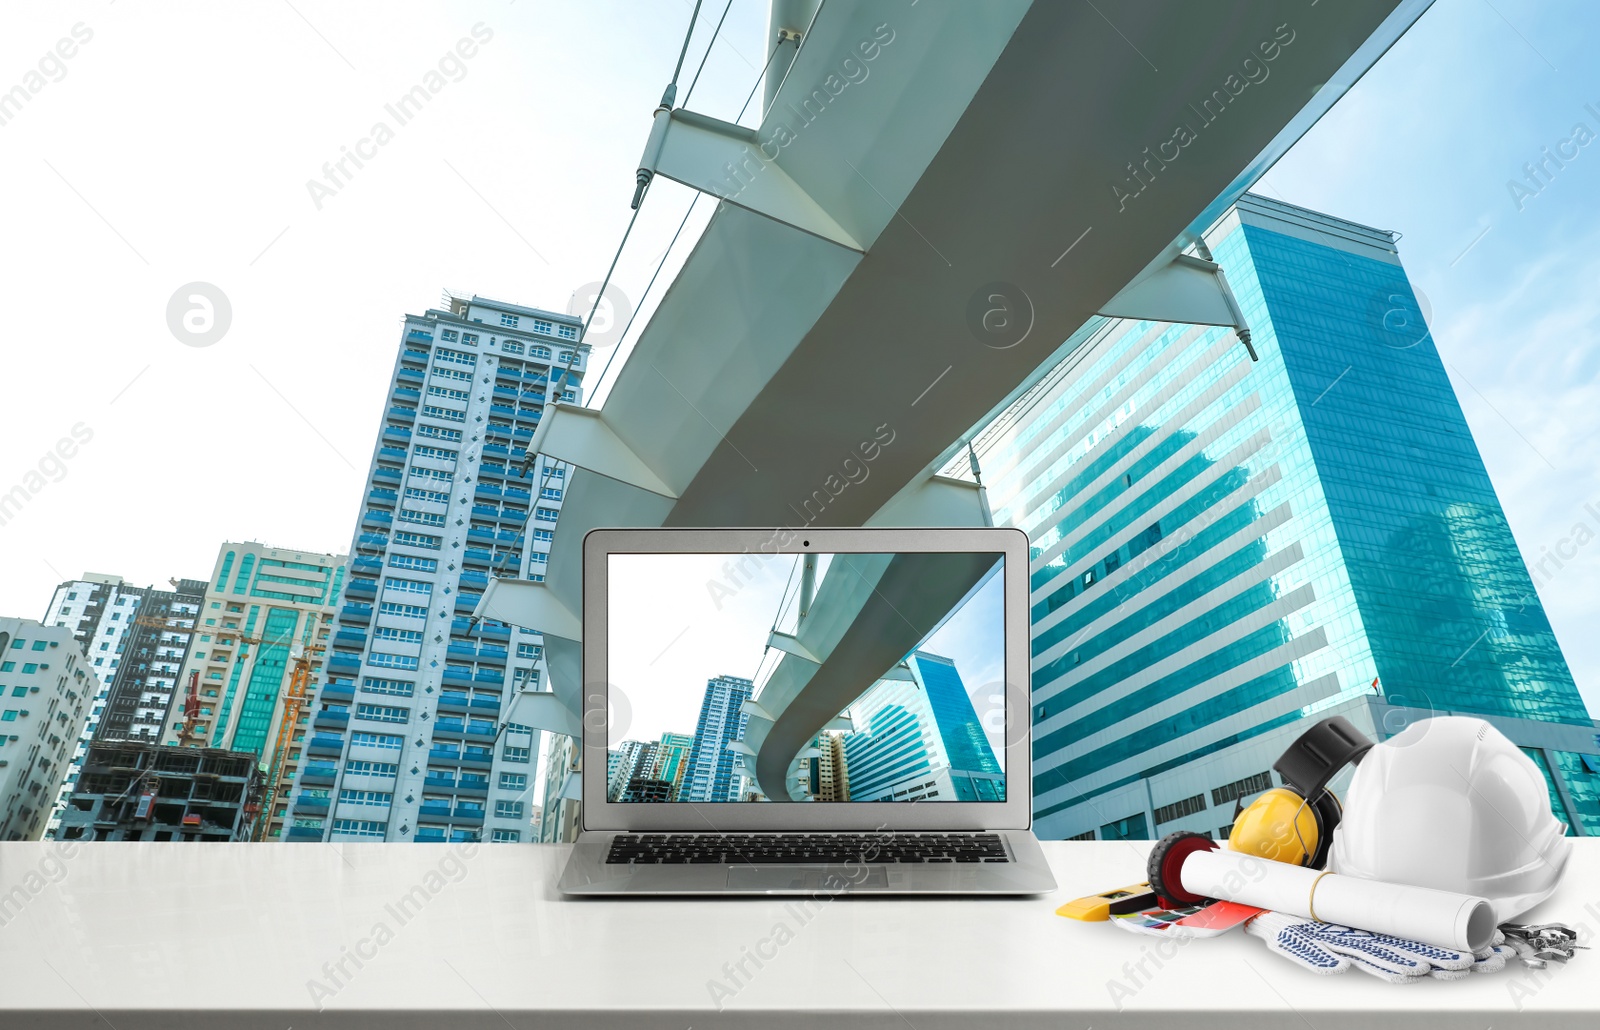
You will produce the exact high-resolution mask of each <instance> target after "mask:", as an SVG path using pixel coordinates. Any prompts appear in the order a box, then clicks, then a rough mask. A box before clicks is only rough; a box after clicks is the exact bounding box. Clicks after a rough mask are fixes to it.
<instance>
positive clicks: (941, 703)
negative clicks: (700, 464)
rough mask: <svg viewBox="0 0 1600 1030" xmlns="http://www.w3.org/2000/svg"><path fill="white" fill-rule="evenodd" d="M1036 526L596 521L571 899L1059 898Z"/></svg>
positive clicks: (569, 871)
mask: <svg viewBox="0 0 1600 1030" xmlns="http://www.w3.org/2000/svg"><path fill="white" fill-rule="evenodd" d="M1028 641H1029V633H1028V540H1027V537H1026V535H1025V534H1023V533H1022V532H1020V531H1018V530H1012V529H818V528H808V529H799V530H796V529H786V528H775V529H649V530H643V529H639V530H634V529H597V530H594V531H592V532H590V533H589V534H588V535H587V536H586V537H585V539H584V548H583V683H584V691H583V692H584V705H583V708H584V710H583V736H584V739H583V751H582V773H581V779H582V791H583V821H582V827H583V828H582V832H581V833H580V835H579V837H578V840H577V843H576V845H575V846H574V848H573V851H572V857H571V859H570V860H569V861H568V863H567V866H566V868H565V870H564V871H563V873H562V876H561V879H560V881H559V889H560V890H561V891H562V892H563V893H564V894H568V895H640V896H657V895H708V894H736V895H737V894H769V895H770V894H779V895H781V894H810V895H815V894H817V893H819V892H822V893H829V894H1041V893H1045V892H1048V891H1051V890H1053V889H1054V888H1055V881H1054V878H1053V877H1052V875H1051V873H1050V868H1049V866H1048V864H1047V863H1046V861H1045V858H1044V855H1043V853H1042V851H1041V849H1040V847H1039V843H1038V841H1037V840H1036V839H1035V838H1034V836H1033V834H1032V832H1031V830H1030V825H1031V822H1032V797H1031V791H1030V787H1031V783H1032V776H1031V769H1030V761H1031V756H1030V751H1031V747H1030V735H1029V718H1028V716H1029V655H1028V647H1029V644H1028Z"/></svg>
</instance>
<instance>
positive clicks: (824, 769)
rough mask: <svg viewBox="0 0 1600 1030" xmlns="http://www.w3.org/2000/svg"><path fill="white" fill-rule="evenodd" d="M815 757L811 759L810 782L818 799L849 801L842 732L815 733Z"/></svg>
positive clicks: (847, 771)
mask: <svg viewBox="0 0 1600 1030" xmlns="http://www.w3.org/2000/svg"><path fill="white" fill-rule="evenodd" d="M816 747H817V757H815V758H813V759H812V760H811V782H812V784H813V785H814V786H813V792H814V795H815V797H816V800H818V801H849V800H850V773H849V768H848V764H847V763H846V761H845V757H844V734H843V733H838V732H835V731H824V732H822V733H819V734H817V741H816Z"/></svg>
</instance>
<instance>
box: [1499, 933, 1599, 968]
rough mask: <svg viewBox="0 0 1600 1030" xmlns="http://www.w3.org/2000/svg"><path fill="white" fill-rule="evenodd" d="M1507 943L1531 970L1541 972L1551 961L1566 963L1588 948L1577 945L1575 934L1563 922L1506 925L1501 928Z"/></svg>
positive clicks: (1584, 945)
mask: <svg viewBox="0 0 1600 1030" xmlns="http://www.w3.org/2000/svg"><path fill="white" fill-rule="evenodd" d="M1500 932H1501V933H1502V934H1504V935H1505V938H1506V943H1507V944H1508V945H1510V946H1511V948H1512V950H1514V951H1515V952H1516V953H1517V958H1519V959H1521V960H1522V964H1523V965H1525V966H1527V967H1528V968H1530V969H1544V968H1545V967H1546V966H1548V965H1549V964H1550V963H1551V962H1566V961H1567V960H1568V959H1570V958H1572V956H1573V955H1574V954H1575V953H1576V952H1577V951H1580V950H1582V951H1588V950H1589V946H1588V945H1586V944H1579V943H1578V931H1576V930H1574V929H1573V928H1572V927H1570V926H1567V925H1566V924H1564V923H1537V924H1524V923H1505V924H1502V925H1501V927H1500Z"/></svg>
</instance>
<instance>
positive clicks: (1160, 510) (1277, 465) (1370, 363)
mask: <svg viewBox="0 0 1600 1030" xmlns="http://www.w3.org/2000/svg"><path fill="white" fill-rule="evenodd" d="M1206 239H1207V242H1208V244H1209V250H1210V252H1211V253H1212V254H1213V255H1214V256H1215V258H1216V260H1217V261H1218V262H1219V263H1220V264H1221V265H1222V267H1223V268H1224V269H1225V270H1226V274H1227V276H1228V280H1229V282H1230V284H1231V285H1232V288H1233V290H1234V292H1235V294H1236V295H1237V297H1238V299H1239V302H1240V304H1241V305H1242V307H1243V310H1244V312H1245V315H1246V318H1247V320H1248V322H1249V325H1250V327H1251V329H1252V331H1253V335H1254V341H1253V342H1254V347H1255V349H1256V351H1257V352H1258V353H1259V355H1260V360H1259V362H1252V361H1251V360H1250V359H1249V356H1248V355H1247V354H1246V352H1245V349H1244V348H1243V347H1242V346H1240V345H1239V343H1238V342H1237V341H1236V340H1235V339H1234V336H1233V333H1232V331H1231V330H1228V329H1222V328H1215V327H1206V326H1193V325H1175V324H1168V323H1160V322H1141V321H1128V320H1122V321H1110V322H1103V323H1097V324H1095V325H1092V326H1090V327H1087V328H1086V330H1085V331H1084V332H1083V333H1082V334H1081V335H1080V336H1079V337H1076V338H1074V339H1073V340H1070V341H1068V346H1067V348H1066V349H1067V351H1068V353H1069V356H1068V357H1067V358H1066V360H1065V361H1063V362H1061V363H1060V364H1059V365H1058V366H1056V367H1055V368H1053V369H1052V370H1050V371H1049V372H1048V373H1047V374H1046V375H1045V376H1044V377H1043V378H1042V379H1041V380H1040V381H1039V382H1038V383H1037V384H1035V385H1034V386H1033V387H1032V388H1031V389H1030V390H1029V391H1028V392H1027V393H1025V394H1024V395H1023V396H1022V397H1020V398H1019V399H1018V400H1017V402H1016V403H1015V404H1013V405H1012V406H1011V407H1010V409H1009V410H1007V411H1006V412H1004V413H1003V414H1002V415H1001V416H1000V417H999V418H998V419H997V420H996V421H995V422H994V423H993V424H992V425H991V426H990V427H989V428H988V429H986V430H985V431H984V432H983V433H981V434H979V436H978V438H977V440H976V441H975V446H976V450H977V453H978V455H979V457H980V460H981V466H982V474H983V480H984V483H985V485H986V486H987V488H988V492H989V497H990V499H991V503H992V504H993V506H994V509H995V521H996V524H1000V525H1011V526H1019V527H1021V528H1023V529H1025V530H1026V531H1027V532H1028V534H1029V537H1030V539H1031V540H1032V542H1033V547H1032V557H1033V567H1032V583H1031V588H1032V604H1033V608H1032V617H1033V699H1032V704H1033V710H1032V724H1033V725H1032V728H1033V739H1034V761H1033V774H1034V806H1035V828H1036V829H1037V830H1038V832H1039V833H1040V834H1041V836H1045V837H1094V836H1099V837H1101V838H1118V837H1122V838H1144V837H1154V836H1159V835H1161V834H1165V833H1167V832H1169V831H1171V830H1175V829H1191V830H1199V831H1203V832H1211V833H1214V834H1219V833H1223V832H1226V830H1227V828H1228V826H1229V824H1230V823H1231V819H1232V812H1233V805H1234V801H1235V799H1236V798H1238V797H1240V796H1244V795H1248V794H1251V793H1254V792H1257V791H1259V790H1262V789H1264V788H1265V787H1266V786H1268V785H1270V784H1272V783H1273V782H1274V781H1273V777H1272V775H1271V773H1270V769H1271V766H1272V763H1273V761H1274V760H1276V758H1277V757H1278V755H1279V754H1281V753H1282V751H1283V749H1284V748H1285V747H1286V746H1287V745H1288V744H1289V743H1290V742H1291V741H1292V740H1293V739H1294V738H1295V737H1296V736H1297V735H1299V734H1300V733H1301V732H1303V731H1304V730H1305V729H1306V728H1307V727H1308V726H1310V725H1311V723H1312V722H1313V721H1315V720H1317V719H1319V718H1323V717H1325V716H1328V715H1335V714H1338V715H1343V716H1345V717H1346V718H1348V719H1350V721H1351V722H1353V723H1354V724H1355V725H1356V726H1358V727H1359V728H1361V729H1362V730H1363V731H1365V732H1367V733H1369V734H1372V735H1373V736H1374V737H1376V738H1378V739H1382V738H1384V737H1387V736H1390V735H1392V734H1394V733H1397V732H1399V730H1400V729H1402V728H1404V726H1405V725H1407V724H1408V723H1409V722H1410V721H1413V720H1415V719H1418V718H1424V717H1427V716H1429V715H1433V714H1465V715H1476V716H1482V717H1484V718H1487V719H1489V720H1490V721H1491V722H1494V723H1495V724H1496V725H1497V726H1498V727H1499V728H1500V729H1501V730H1502V731H1503V732H1505V733H1506V735H1507V736H1508V737H1510V738H1511V739H1512V740H1513V741H1515V742H1517V743H1518V744H1520V745H1522V746H1523V747H1524V749H1525V750H1526V751H1527V752H1528V753H1529V754H1530V756H1532V757H1533V758H1534V760H1535V762H1536V763H1537V764H1539V765H1540V766H1541V767H1542V768H1544V769H1545V771H1546V773H1547V775H1548V776H1549V778H1550V786H1551V797H1552V801H1553V803H1554V805H1555V807H1556V812H1557V815H1558V816H1559V817H1560V818H1562V819H1563V820H1564V821H1565V822H1567V823H1568V824H1569V825H1570V826H1571V827H1572V829H1573V832H1575V833H1591V834H1592V833H1600V737H1597V736H1596V729H1597V727H1596V724H1595V723H1594V722H1593V721H1592V720H1591V719H1590V718H1589V715H1588V713H1587V712H1586V711H1585V708H1584V705H1583V702H1582V700H1581V699H1580V697H1579V694H1578V691H1577V689H1576V687H1575V685H1574V683H1573V679H1572V675H1571V673H1570V672H1569V671H1568V669H1567V666H1566V663H1565V661H1564V660H1563V658H1562V655H1561V650H1560V647H1559V646H1558V645H1557V643H1556V639H1555V636H1554V635H1553V633H1552V632H1551V629H1550V625H1549V622H1548V621H1547V620H1546V618H1545V615H1544V611H1543V608H1542V607H1541V605H1540V603H1539V598H1538V596H1537V594H1536V593H1535V591H1534V586H1533V583H1532V582H1531V580H1530V578H1529V575H1528V572H1527V569H1526V568H1525V566H1524V564H1523V562H1522V559H1521V557H1520V555H1519V553H1518V551H1517V547H1516V543H1515V541H1514V540H1513V538H1512V535H1511V530H1510V527H1509V525H1508V524H1507V522H1506V518H1505V515H1504V513H1503V511H1502V510H1501V507H1500V503H1499V500H1498V499H1497V497H1496V495H1495V491H1494V487H1493V486H1492V485H1491V483H1490V481H1489V477H1488V475H1487V473H1486V472H1485V470H1484V466H1483V462H1482V460H1481V458H1480V457H1479V454H1478V451H1477V448H1476V446H1475V444H1474V443H1473V440H1472V435H1471V432H1470V431H1469V430H1468V427H1467V423H1466V420H1465V419H1464V417H1463V416H1462V412H1461V408H1460V405H1459V403H1458V402H1457V400H1456V397H1455V394H1454V391H1453V390H1452V388H1451V385H1450V381H1449V378H1448V377H1447V375H1446V372H1445V368H1444V365H1443V363H1442V361H1441V359H1440V357H1439V354H1438V352H1437V351H1436V349H1435V347H1434V343H1433V340H1432V338H1431V336H1430V335H1429V332H1428V329H1427V326H1426V324H1425V323H1424V321H1423V319H1422V314H1421V312H1420V311H1419V310H1418V306H1417V302H1416V298H1415V296H1414V295H1413V292H1412V289H1411V286H1410V284H1409V282H1408V280H1407V278H1406V274H1405V270H1404V269H1403V268H1402V267H1401V264H1400V259H1399V256H1398V253H1397V250H1396V240H1397V239H1398V236H1397V235H1396V234H1392V233H1389V232H1383V231H1379V230H1376V229H1371V228H1368V227H1366V226H1361V225H1357V224H1354V223H1351V222H1347V221H1343V220H1341V219H1337V218H1332V217H1329V216H1327V215H1322V214H1318V213H1316V212H1312V211H1307V210H1305V209H1302V208H1297V207H1293V206H1291V205H1287V204H1283V203H1279V202H1276V201H1271V200H1267V199H1264V198H1260V197H1253V196H1247V197H1245V198H1244V199H1242V200H1241V201H1240V202H1239V203H1238V204H1237V205H1236V206H1235V207H1234V208H1233V209H1231V210H1230V211H1229V212H1228V214H1227V215H1226V216H1225V217H1224V218H1222V219H1221V220H1220V221H1219V222H1218V223H1217V225H1215V226H1214V227H1213V228H1212V229H1211V230H1210V231H1209V232H1208V233H1207V234H1206ZM964 465H965V460H964V458H963V460H962V461H961V463H960V464H959V465H957V466H956V467H954V468H953V469H952V471H959V470H960V468H961V466H964ZM850 771H851V774H852V778H851V786H852V793H854V788H855V785H856V774H857V765H856V762H855V759H854V756H852V757H851V762H850Z"/></svg>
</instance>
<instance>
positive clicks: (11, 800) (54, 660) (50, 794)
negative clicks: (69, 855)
mask: <svg viewBox="0 0 1600 1030" xmlns="http://www.w3.org/2000/svg"><path fill="white" fill-rule="evenodd" d="M98 688H99V683H98V681H96V679H95V678H94V675H93V674H92V673H91V672H89V670H88V668H87V663H86V662H85V661H84V658H83V654H82V652H80V651H79V649H78V642H77V640H76V639H75V637H74V634H73V630H72V629H71V628H70V627H65V626H46V625H44V624H42V623H38V622H34V621H33V620H31V619H10V618H4V619H0V841H8V840H39V839H40V838H41V837H42V836H44V831H45V827H46V825H47V824H48V823H49V822H50V819H51V812H52V810H53V809H54V808H55V805H56V801H57V797H58V795H59V794H60V791H61V784H62V782H63V781H64V779H65V778H66V775H67V772H68V764H69V762H70V761H71V759H72V752H73V748H74V747H75V746H76V745H77V742H78V737H79V734H80V733H82V731H83V726H84V723H85V722H86V721H87V720H88V718H89V708H90V706H91V704H93V703H94V699H95V696H96V694H97V693H98V692H99V690H98Z"/></svg>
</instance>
